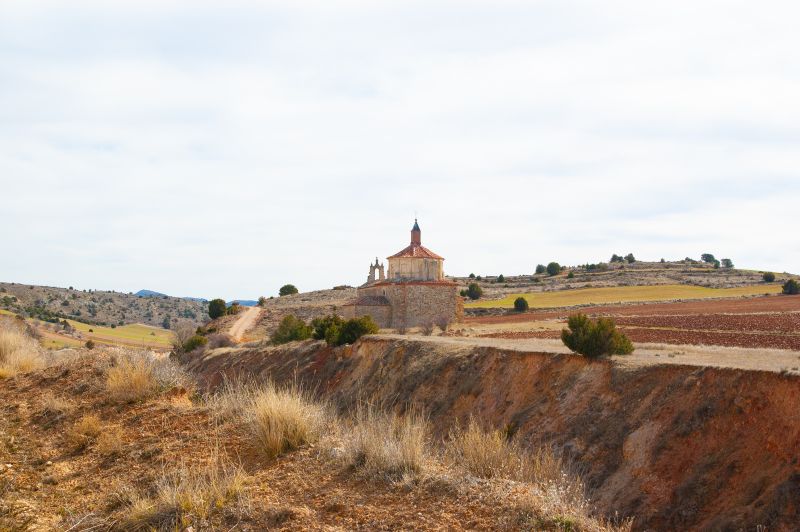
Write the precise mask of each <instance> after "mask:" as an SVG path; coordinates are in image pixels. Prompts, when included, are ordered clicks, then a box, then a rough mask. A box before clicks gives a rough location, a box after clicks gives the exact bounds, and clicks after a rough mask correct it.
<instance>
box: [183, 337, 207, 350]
mask: <svg viewBox="0 0 800 532" xmlns="http://www.w3.org/2000/svg"><path fill="white" fill-rule="evenodd" d="M207 343H208V338H206V337H205V336H200V335H199V334H195V335H194V336H192V337H191V338H189V339H188V340H186V342H185V343H184V344H183V350H184V351H185V352H187V353H189V352H191V351H194V350H195V349H197V348H198V347H203V346H204V345H206V344H207Z"/></svg>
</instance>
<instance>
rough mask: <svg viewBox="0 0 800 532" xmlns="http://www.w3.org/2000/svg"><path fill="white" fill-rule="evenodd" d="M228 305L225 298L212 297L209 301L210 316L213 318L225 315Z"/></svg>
mask: <svg viewBox="0 0 800 532" xmlns="http://www.w3.org/2000/svg"><path fill="white" fill-rule="evenodd" d="M226 310H227V305H226V304H225V300H223V299H212V300H211V301H209V302H208V317H209V318H211V319H212V320H215V319H217V318H219V317H220V316H224V315H225V311H226Z"/></svg>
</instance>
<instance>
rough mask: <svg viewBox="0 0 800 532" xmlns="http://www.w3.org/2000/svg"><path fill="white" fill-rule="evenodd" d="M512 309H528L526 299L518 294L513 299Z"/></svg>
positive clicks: (523, 310) (519, 310)
mask: <svg viewBox="0 0 800 532" xmlns="http://www.w3.org/2000/svg"><path fill="white" fill-rule="evenodd" d="M514 310H516V311H517V312H525V311H526V310H528V300H527V299H525V298H524V297H522V296H520V297H518V298H517V299H515V300H514Z"/></svg>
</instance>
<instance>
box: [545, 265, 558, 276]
mask: <svg viewBox="0 0 800 532" xmlns="http://www.w3.org/2000/svg"><path fill="white" fill-rule="evenodd" d="M559 273H561V265H560V264H559V263H557V262H551V263H550V264H548V265H547V275H549V276H550V277H552V276H554V275H558V274H559Z"/></svg>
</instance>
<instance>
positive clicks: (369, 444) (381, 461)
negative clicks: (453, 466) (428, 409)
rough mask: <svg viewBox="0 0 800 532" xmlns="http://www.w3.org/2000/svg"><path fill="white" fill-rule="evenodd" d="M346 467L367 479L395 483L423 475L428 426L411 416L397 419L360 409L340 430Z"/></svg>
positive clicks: (392, 413) (424, 420) (386, 413)
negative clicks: (394, 480)
mask: <svg viewBox="0 0 800 532" xmlns="http://www.w3.org/2000/svg"><path fill="white" fill-rule="evenodd" d="M342 438H343V441H342V447H343V451H344V452H343V456H344V458H345V460H346V463H347V464H348V465H349V466H350V467H352V468H354V469H357V470H360V471H362V472H364V473H365V474H367V475H369V476H375V477H386V478H390V479H398V478H403V477H408V476H414V475H417V474H419V473H421V472H422V471H423V469H424V468H425V463H426V460H427V458H428V455H429V452H428V423H427V420H426V419H425V417H424V416H422V415H421V414H419V413H417V412H411V413H409V414H406V415H404V416H400V415H398V414H396V413H394V412H384V411H381V410H378V409H376V408H373V407H364V408H362V409H360V410H359V411H358V412H357V413H356V416H355V418H354V419H353V420H352V423H351V424H349V425H347V426H345V427H344V428H343V430H342Z"/></svg>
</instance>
